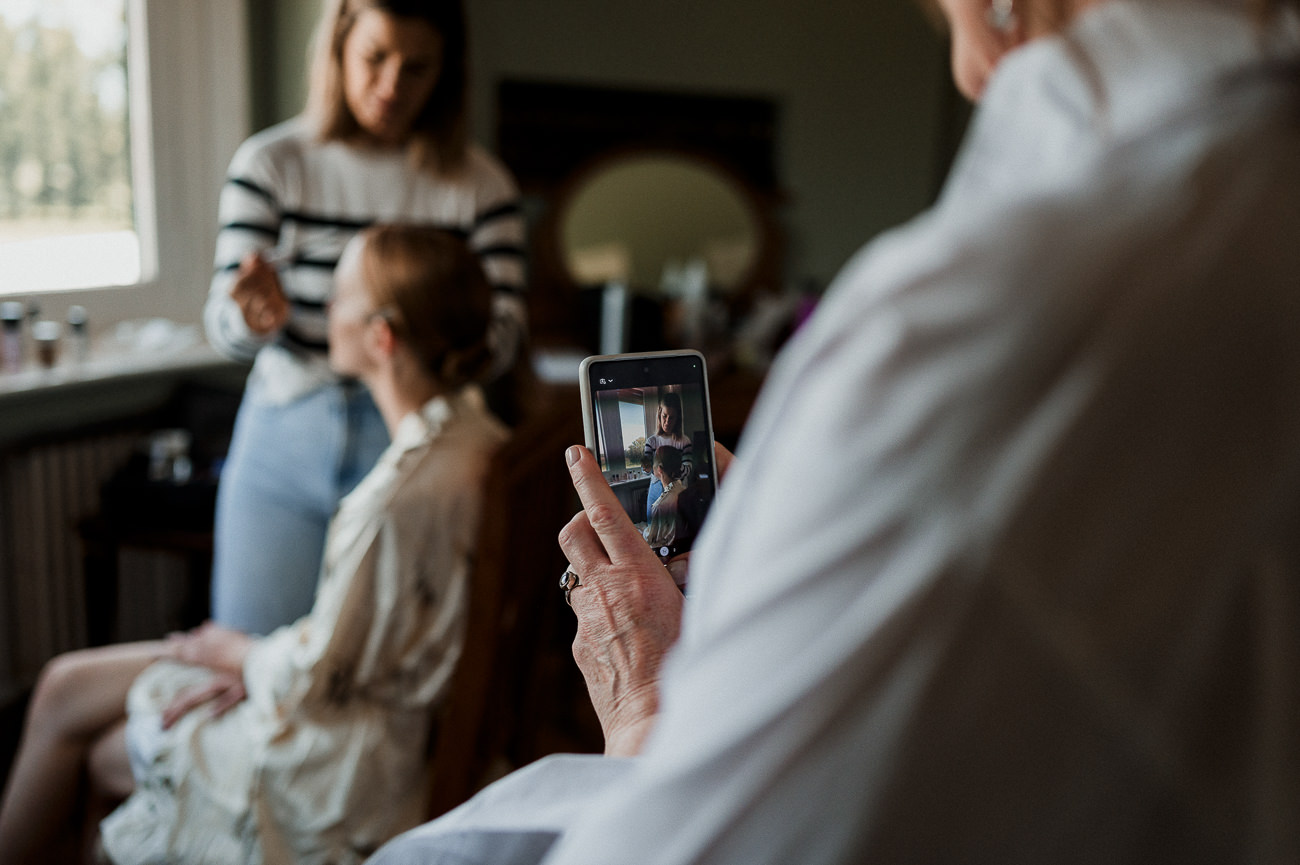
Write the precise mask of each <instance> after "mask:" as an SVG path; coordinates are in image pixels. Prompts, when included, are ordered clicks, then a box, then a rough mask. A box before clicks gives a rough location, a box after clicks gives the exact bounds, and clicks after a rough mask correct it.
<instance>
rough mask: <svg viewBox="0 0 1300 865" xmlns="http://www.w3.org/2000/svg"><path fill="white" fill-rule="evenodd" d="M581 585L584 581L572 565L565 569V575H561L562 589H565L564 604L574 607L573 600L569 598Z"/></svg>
mask: <svg viewBox="0 0 1300 865" xmlns="http://www.w3.org/2000/svg"><path fill="white" fill-rule="evenodd" d="M580 585H582V579H581V578H580V577H579V576H578V574H577V572H575V571H574V570H573V566H572V565H570V566H569V567H567V568H565V569H564V573H563V574H561V575H560V588H561V589H564V603H566V604H568V605H569V606H570V607H572V606H573V599H572V598H570V597H569V593H570V592H572V591H573V590H574V589H576V588H578V586H580Z"/></svg>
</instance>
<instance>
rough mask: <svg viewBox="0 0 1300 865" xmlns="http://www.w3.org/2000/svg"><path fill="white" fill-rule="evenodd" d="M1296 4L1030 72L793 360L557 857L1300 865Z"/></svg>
mask: <svg viewBox="0 0 1300 865" xmlns="http://www.w3.org/2000/svg"><path fill="white" fill-rule="evenodd" d="M1294 23H1295V22H1294V21H1292V22H1290V25H1289V26H1277V27H1274V28H1273V29H1272V30H1271V31H1270V32H1269V34H1268V37H1267V39H1265V40H1261V38H1260V34H1259V32H1258V30H1257V29H1256V25H1255V24H1254V22H1253V20H1252V19H1251V18H1250V16H1249V15H1248V14H1247V13H1246V4H1244V3H1241V4H1236V3H1211V2H1197V0H1144V2H1131V0H1114V2H1110V3H1106V4H1102V5H1099V6H1097V7H1096V8H1094V9H1092V10H1091V11H1089V12H1088V13H1086V14H1085V15H1084V16H1083V17H1082V18H1081V19H1080V20H1079V22H1077V25H1076V26H1075V27H1074V28H1072V30H1071V32H1070V33H1069V34H1068V36H1067V37H1066V38H1054V39H1049V40H1043V41H1040V42H1035V43H1031V44H1030V45H1028V46H1026V47H1025V48H1024V49H1023V50H1021V51H1018V52H1016V53H1015V54H1014V55H1012V56H1009V57H1007V58H1006V59H1005V61H1004V64H1003V66H1002V68H1000V69H999V70H998V72H997V74H996V75H995V76H994V78H993V80H992V82H991V84H990V87H989V89H988V91H987V94H986V97H985V103H984V104H983V105H982V106H981V107H980V109H979V110H978V112H977V114H976V117H975V119H974V128H973V129H972V132H971V136H970V138H969V139H968V142H967V146H966V147H965V149H964V151H963V154H962V156H961V158H960V160H959V163H958V165H957V166H956V169H955V173H954V176H953V178H952V181H951V183H950V184H949V186H948V188H947V190H946V191H945V194H944V196H943V198H942V199H941V201H940V202H939V204H938V205H937V207H935V208H934V209H932V210H931V211H930V212H928V213H927V214H925V215H923V216H922V217H920V218H919V219H917V220H916V221H914V222H913V223H912V224H910V225H908V226H906V227H904V228H902V229H901V230H899V231H897V232H894V233H892V234H891V235H889V236H887V237H885V238H882V239H881V240H879V241H878V242H876V243H873V244H872V245H871V246H869V247H868V248H867V249H866V250H865V251H864V252H863V253H861V254H860V255H859V256H858V257H857V258H855V259H854V260H853V261H852V262H851V263H850V264H849V265H848V267H847V268H846V269H845V271H844V272H843V274H842V275H841V277H840V279H839V280H838V281H837V283H836V285H835V286H834V287H833V288H832V289H831V291H830V293H829V295H828V296H827V298H826V299H825V300H824V302H823V304H822V307H821V309H820V310H819V311H818V313H817V314H816V316H815V317H814V319H813V320H812V321H811V322H810V324H809V325H808V326H807V327H806V328H805V329H804V330H802V331H801V332H800V334H799V335H798V336H797V337H796V338H795V340H794V341H793V342H792V344H791V345H790V346H789V347H788V348H787V349H786V350H785V351H784V352H783V354H782V356H781V357H780V359H779V361H778V363H777V365H776V366H775V367H774V369H773V370H772V372H771V375H770V377H769V379H768V381H767V383H766V385H765V387H764V390H763V394H762V396H761V397H760V399H759V401H758V404H757V405H756V407H755V409H754V412H753V414H752V415H751V418H750V421H749V424H748V427H747V429H746V430H745V433H744V436H743V438H742V440H741V442H740V447H739V449H738V460H737V464H736V465H735V466H734V467H733V468H732V469H731V474H729V475H728V477H727V478H726V479H725V482H724V485H723V486H722V488H721V490H720V492H719V495H718V498H717V501H716V505H715V507H714V509H713V512H712V513H711V514H710V517H709V521H708V523H707V525H706V526H705V528H704V532H703V535H702V537H701V539H700V543H699V544H698V545H697V546H696V549H695V554H694V560H693V562H692V566H691V582H692V592H693V594H692V596H691V598H690V599H689V601H688V603H687V611H686V616H685V621H684V623H683V632H682V636H681V640H680V642H679V644H678V646H677V647H676V649H675V650H674V651H673V653H672V655H671V656H670V658H669V659H668V662H667V664H666V665H665V668H664V670H663V682H662V706H661V708H662V715H661V717H660V718H659V719H658V722H657V724H656V726H655V729H654V731H653V733H652V735H651V737H650V739H649V741H648V743H647V747H646V750H645V751H644V753H643V754H642V755H641V756H640V757H638V758H636V760H635V761H633V766H632V768H630V770H628V771H626V772H624V773H622V774H621V776H620V777H618V778H617V780H616V782H614V783H611V784H608V785H604V786H601V787H594V786H591V785H588V786H585V787H582V786H570V787H567V788H566V787H564V785H563V784H562V780H563V779H562V778H556V777H551V778H548V779H546V780H547V782H548V784H549V785H550V789H551V790H554V789H557V788H558V789H566V790H568V794H569V796H570V797H571V800H570V801H569V802H568V803H567V808H566V809H564V810H563V813H562V814H561V816H560V819H558V820H557V821H556V823H555V824H554V825H553V826H552V830H553V831H561V832H562V833H563V834H562V836H561V837H560V839H559V841H558V843H557V844H556V846H555V847H554V848H553V849H552V850H551V852H550V855H549V856H548V857H547V858H546V860H545V861H546V865H597V863H618V865H638V863H655V865H684V863H710V865H733V863H735V865H741V863H743V865H768V863H772V865H776V863H782V865H786V863H800V865H819V863H877V862H879V863H894V862H906V863H986V862H987V863H1053V865H1061V863H1105V865H1115V863H1142V865H1151V863H1165V862H1167V863H1179V865H1187V863H1227V862H1237V863H1283V862H1286V863H1294V862H1300V820H1297V819H1296V818H1297V814H1300V398H1297V395H1298V394H1300V82H1297V79H1296V78H1294V77H1292V78H1291V82H1292V83H1291V84H1290V85H1285V84H1283V83H1278V82H1277V81H1274V82H1273V83H1270V79H1269V77H1268V73H1267V72H1266V71H1265V69H1264V68H1263V65H1262V64H1261V59H1262V56H1263V55H1262V53H1261V48H1260V45H1261V43H1262V42H1267V43H1269V44H1271V45H1272V49H1271V50H1275V51H1278V52H1279V53H1280V54H1282V55H1283V56H1286V57H1289V58H1291V59H1293V60H1294V59H1296V58H1297V57H1300V39H1298V38H1297V33H1298V32H1300V31H1297V28H1296V27H1295V26H1293V25H1294ZM1292 75H1293V76H1294V71H1293V72H1292ZM790 442H804V443H815V446H802V447H791V446H790ZM790 478H798V479H799V483H797V484H793V485H792V484H790V482H789V479H790ZM551 766H553V767H554V770H555V773H557V774H563V772H565V771H566V769H567V768H570V767H566V763H565V762H563V761H556V762H554V763H553V764H551ZM574 777H576V778H580V774H579V773H574ZM529 786H531V787H533V788H540V787H541V785H540V784H539V783H538V779H537V778H535V777H529V776H518V777H516V778H511V779H507V780H506V781H503V782H501V786H500V787H497V788H495V789H493V790H492V791H491V794H490V795H491V797H492V799H493V800H494V801H496V802H498V803H502V802H504V803H505V804H504V805H501V809H503V813H505V814H510V813H515V814H520V813H523V811H524V809H525V808H526V804H527V802H528V800H529V796H530V794H531V792H532V791H531V790H530V789H529ZM548 807H549V808H550V809H551V810H552V811H555V808H556V796H555V794H554V793H553V792H552V795H551V796H550V797H549V802H548ZM451 822H452V823H454V824H455V825H452V826H449V827H448V829H450V830H453V831H455V832H457V833H459V835H460V836H461V840H463V836H464V835H465V833H466V831H467V830H473V829H474V828H475V827H476V826H481V827H483V829H484V830H485V831H487V832H494V833H497V834H498V835H499V833H500V832H501V831H502V823H503V822H504V821H503V820H502V819H501V818H500V817H499V816H498V817H497V819H495V820H489V819H487V818H486V817H485V816H484V815H483V814H476V813H474V812H473V811H472V810H465V811H462V812H460V813H459V814H457V815H456V817H455V818H454V820H453V821H451ZM438 827H439V824H438V823H437V822H435V823H433V824H431V825H430V826H429V827H425V828H422V829H421V830H417V832H416V833H412V834H411V835H409V836H407V839H409V840H407V839H402V840H399V841H397V842H394V843H393V844H392V845H390V848H386V849H392V851H393V853H392V855H391V856H390V855H388V854H387V853H381V855H380V857H379V858H378V861H379V862H381V863H383V865H390V863H393V865H396V863H399V862H408V861H409V862H417V861H418V862H422V863H436V862H439V861H452V860H440V859H439V858H438V855H437V853H438V850H439V849H440V848H439V846H438V845H439V843H440V839H439V837H438V832H439V829H438ZM527 828H528V831H530V832H534V833H536V832H537V831H538V830H539V827H538V826H537V825H536V824H528V826H527ZM408 845H410V846H408ZM422 853H423V854H427V855H421V854H422ZM454 861H456V862H457V863H468V862H472V861H480V860H478V859H471V858H465V857H462V858H460V859H455V860H454ZM494 861H497V862H500V860H494ZM516 861H524V860H523V859H522V858H520V859H518V860H516Z"/></svg>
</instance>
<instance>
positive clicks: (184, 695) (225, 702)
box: [162, 673, 248, 730]
mask: <svg viewBox="0 0 1300 865" xmlns="http://www.w3.org/2000/svg"><path fill="white" fill-rule="evenodd" d="M247 696H248V691H246V690H245V689H244V677H243V674H241V673H217V674H216V675H214V676H213V677H212V679H211V680H210V681H209V682H207V683H206V684H203V685H199V686H198V687H196V688H190V689H189V690H187V691H182V692H181V693H180V694H178V695H177V696H176V699H175V700H172V702H171V704H170V705H169V706H167V708H165V709H163V713H162V728H163V729H164V730H166V729H169V728H170V727H171V726H172V725H173V724H175V723H176V722H177V721H179V720H180V719H181V718H183V717H184V716H185V715H187V714H189V713H190V712H192V711H194V710H195V709H197V708H198V707H199V706H202V705H203V704H204V703H211V708H210V710H209V713H210V715H211V716H212V717H214V718H216V717H220V716H221V715H224V714H226V712H229V711H230V710H231V709H233V708H234V707H235V706H237V705H239V703H240V701H242V700H243V699H244V698H245V697H247Z"/></svg>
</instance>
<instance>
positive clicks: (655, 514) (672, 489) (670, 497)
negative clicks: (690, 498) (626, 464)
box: [642, 445, 682, 547]
mask: <svg viewBox="0 0 1300 865" xmlns="http://www.w3.org/2000/svg"><path fill="white" fill-rule="evenodd" d="M681 470H682V452H681V451H679V450H678V449H677V448H675V447H673V446H672V445H660V446H659V447H657V448H655V451H654V464H653V468H652V469H651V475H652V476H653V477H654V479H655V482H656V483H658V484H659V486H660V489H661V492H660V493H659V496H658V497H657V498H656V499H655V500H654V501H653V502H651V503H650V507H649V513H650V521H649V523H648V524H647V525H646V527H645V531H644V532H643V533H642V535H643V537H644V538H645V539H646V541H647V543H649V544H650V546H652V547H660V546H666V545H668V544H671V543H672V542H673V541H674V540H676V538H677V535H678V534H679V530H680V526H679V524H680V520H679V519H678V516H677V497H678V496H679V495H681V492H682V482H681V479H680V478H679V475H680V473H681Z"/></svg>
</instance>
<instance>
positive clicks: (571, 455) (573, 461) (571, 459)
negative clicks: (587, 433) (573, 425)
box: [564, 445, 582, 466]
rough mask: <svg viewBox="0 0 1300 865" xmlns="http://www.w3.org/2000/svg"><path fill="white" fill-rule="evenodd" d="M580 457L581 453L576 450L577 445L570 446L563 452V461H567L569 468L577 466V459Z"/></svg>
mask: <svg viewBox="0 0 1300 865" xmlns="http://www.w3.org/2000/svg"><path fill="white" fill-rule="evenodd" d="M581 456H582V452H581V451H579V450H578V446H577V445H572V446H570V447H569V449H568V450H567V451H565V452H564V458H565V460H567V461H568V463H569V465H571V466H572V465H577V464H578V459H579V457H581Z"/></svg>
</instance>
